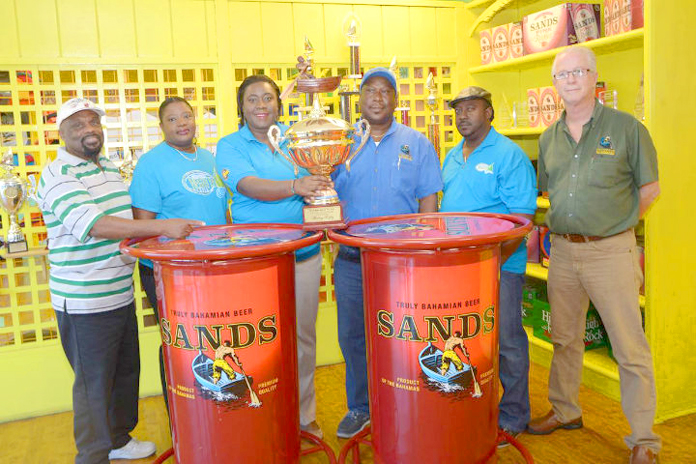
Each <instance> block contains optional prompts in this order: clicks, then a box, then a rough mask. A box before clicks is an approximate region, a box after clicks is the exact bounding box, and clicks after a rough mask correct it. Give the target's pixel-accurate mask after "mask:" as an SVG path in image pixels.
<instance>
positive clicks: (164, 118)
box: [130, 97, 228, 402]
mask: <svg viewBox="0 0 696 464" xmlns="http://www.w3.org/2000/svg"><path fill="white" fill-rule="evenodd" d="M159 119H160V128H161V129H162V134H163V135H164V141H163V142H162V143H160V144H159V145H157V146H156V147H154V148H153V149H152V150H150V151H148V152H147V153H145V154H143V155H142V156H141V157H140V158H139V159H138V164H137V165H136V166H135V171H134V172H133V180H132V182H131V185H130V195H131V200H132V204H133V217H134V218H135V219H169V218H187V219H197V220H199V221H203V222H205V224H206V225H216V224H226V223H227V222H228V221H227V191H226V189H225V187H224V186H223V185H222V183H221V182H220V180H219V178H217V177H216V175H215V157H214V156H213V154H212V153H211V152H209V151H208V150H206V149H205V148H201V147H199V146H197V145H196V144H195V143H194V138H195V136H196V117H195V114H194V111H193V108H192V107H191V105H190V104H189V102H187V101H186V100H184V99H183V98H181V97H171V98H167V99H166V100H164V101H163V102H162V104H161V105H160V107H159ZM138 269H139V271H140V282H141V283H142V285H143V289H144V290H145V293H146V294H147V299H148V300H149V301H150V304H151V305H152V307H153V308H154V311H155V317H156V318H157V322H158V323H159V319H160V318H159V316H160V315H159V311H158V307H157V294H156V291H155V279H154V275H153V272H152V262H151V261H149V260H140V262H139V264H138ZM161 356H162V352H161V349H160V374H161V377H162V389H163V393H164V400H165V402H166V401H167V391H166V384H165V380H164V367H163V364H162V363H161Z"/></svg>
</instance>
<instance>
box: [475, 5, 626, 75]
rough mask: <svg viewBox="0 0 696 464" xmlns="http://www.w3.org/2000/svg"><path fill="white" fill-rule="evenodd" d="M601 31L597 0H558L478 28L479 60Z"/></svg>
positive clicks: (555, 44)
mask: <svg viewBox="0 0 696 464" xmlns="http://www.w3.org/2000/svg"><path fill="white" fill-rule="evenodd" d="M617 1H619V0H617ZM601 31H602V29H601V6H600V4H599V3H575V2H565V3H561V4H560V5H557V6H554V7H552V8H548V9H546V10H543V11H539V12H537V13H533V14H531V15H527V16H525V17H524V19H523V20H522V21H518V22H514V23H509V24H503V25H502V26H497V27H494V28H491V29H486V30H483V31H481V32H480V45H481V64H491V63H499V62H502V61H506V60H509V59H512V58H517V57H520V56H524V55H529V54H531V53H537V52H541V51H545V50H551V49H553V48H557V47H563V46H565V45H572V44H574V43H582V42H586V41H588V40H592V39H597V38H599V37H601Z"/></svg>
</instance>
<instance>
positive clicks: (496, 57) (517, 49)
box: [479, 21, 524, 64]
mask: <svg viewBox="0 0 696 464" xmlns="http://www.w3.org/2000/svg"><path fill="white" fill-rule="evenodd" d="M479 37H480V45H481V64H491V63H500V62H501V61H507V60H509V59H512V58H518V57H520V56H523V55H524V45H523V43H522V22H520V21H518V22H516V23H509V24H503V25H502V26H497V27H494V28H491V29H485V30H483V31H481V33H480V34H479Z"/></svg>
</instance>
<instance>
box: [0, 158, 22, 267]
mask: <svg viewBox="0 0 696 464" xmlns="http://www.w3.org/2000/svg"><path fill="white" fill-rule="evenodd" d="M0 169H2V170H3V171H4V173H3V174H2V177H0V206H2V208H3V209H4V210H5V211H7V214H8V215H9V216H10V227H9V228H8V229H7V235H6V237H5V247H6V248H7V252H8V253H19V252H22V251H27V250H28V246H27V239H26V237H25V236H24V234H23V233H22V229H21V228H20V227H19V223H18V222H17V211H19V210H20V208H21V207H22V205H23V204H24V200H25V199H26V198H27V196H28V191H27V183H26V182H25V181H24V180H23V179H22V178H20V177H19V176H17V175H16V174H13V173H12V171H13V169H14V165H13V163H12V150H7V153H6V154H5V156H4V157H3V159H2V162H1V163H0Z"/></svg>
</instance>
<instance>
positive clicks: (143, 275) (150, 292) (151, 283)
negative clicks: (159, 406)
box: [138, 263, 169, 414]
mask: <svg viewBox="0 0 696 464" xmlns="http://www.w3.org/2000/svg"><path fill="white" fill-rule="evenodd" d="M138 270H139V271H140V283H141V284H142V286H143V290H145V295H147V299H148V301H150V306H152V309H153V311H154V312H155V320H157V325H158V326H159V323H160V313H159V306H158V305H157V287H156V284H155V273H154V271H153V270H152V268H151V267H147V266H144V265H142V264H140V263H138ZM159 370H160V383H161V384H162V396H163V397H164V405H165V406H166V408H167V414H169V397H167V376H166V375H165V373H164V349H163V348H162V345H160V347H159Z"/></svg>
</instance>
